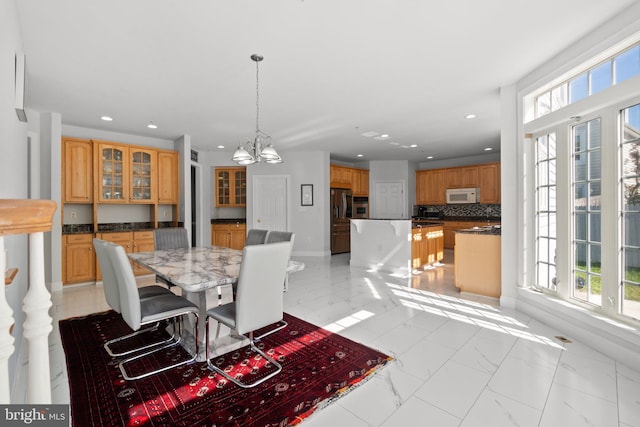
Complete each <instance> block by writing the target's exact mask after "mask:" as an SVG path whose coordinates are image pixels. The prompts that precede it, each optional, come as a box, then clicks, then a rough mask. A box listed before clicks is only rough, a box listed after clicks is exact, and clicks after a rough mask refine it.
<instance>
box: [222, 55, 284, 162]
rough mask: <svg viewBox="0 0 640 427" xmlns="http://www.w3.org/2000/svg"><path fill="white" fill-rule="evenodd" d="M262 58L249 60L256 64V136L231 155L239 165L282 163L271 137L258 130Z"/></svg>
mask: <svg viewBox="0 0 640 427" xmlns="http://www.w3.org/2000/svg"><path fill="white" fill-rule="evenodd" d="M263 59H264V58H263V57H262V56H260V55H257V54H255V53H254V54H253V55H251V60H252V61H254V62H255V63H256V136H255V137H254V139H253V142H251V141H247V142H246V144H245V145H244V147H243V146H242V145H240V146H239V147H238V149H237V150H236V152H235V153H233V157H232V159H233V161H234V162H238V163H239V164H241V165H252V164H254V163H260V162H261V161H263V160H264V161H265V163H282V158H281V157H280V155H279V154H278V152H277V151H276V149H275V148H273V145H272V144H271V137H270V136H269V135H267V134H266V133H264V132H262V131H261V130H260V90H259V89H260V80H259V78H258V77H259V69H258V64H259V63H260V61H262V60H263Z"/></svg>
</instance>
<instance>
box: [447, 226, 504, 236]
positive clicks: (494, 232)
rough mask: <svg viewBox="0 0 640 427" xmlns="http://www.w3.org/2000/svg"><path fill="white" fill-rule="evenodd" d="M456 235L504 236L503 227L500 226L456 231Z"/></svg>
mask: <svg viewBox="0 0 640 427" xmlns="http://www.w3.org/2000/svg"><path fill="white" fill-rule="evenodd" d="M456 233H464V234H482V235H491V236H500V235H501V234H502V227H501V226H500V225H487V226H484V227H473V228H464V229H462V230H456Z"/></svg>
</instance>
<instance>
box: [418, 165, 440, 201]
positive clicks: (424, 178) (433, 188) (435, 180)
mask: <svg viewBox="0 0 640 427" xmlns="http://www.w3.org/2000/svg"><path fill="white" fill-rule="evenodd" d="M444 174H445V172H444V170H443V169H433V170H423V171H417V172H416V203H417V204H419V205H444V204H445V203H446V202H447V201H446V187H445V184H444Z"/></svg>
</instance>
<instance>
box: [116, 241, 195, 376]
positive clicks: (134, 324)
mask: <svg viewBox="0 0 640 427" xmlns="http://www.w3.org/2000/svg"><path fill="white" fill-rule="evenodd" d="M104 247H105V251H106V252H107V254H108V256H109V258H110V259H111V263H112V264H113V268H114V271H115V276H116V280H117V283H118V290H119V292H120V309H121V315H122V318H123V319H124V321H125V322H126V323H127V325H129V327H130V328H131V329H133V330H134V331H137V330H139V329H140V327H141V326H143V325H147V324H150V323H155V322H158V321H162V320H169V319H171V320H174V329H177V332H176V331H174V333H175V334H177V337H178V339H176V340H172V341H171V342H170V343H167V344H165V345H163V346H161V347H155V348H154V349H152V350H150V351H147V352H144V353H137V354H135V355H134V356H131V357H129V358H128V359H125V360H123V361H121V362H120V364H119V365H118V366H119V368H120V371H121V372H122V376H123V378H124V379H126V380H135V379H139V378H145V377H148V376H149V375H153V374H157V373H159V372H163V371H166V370H168V369H172V368H175V367H177V366H181V365H185V364H187V363H192V362H193V361H195V360H196V357H197V356H198V350H199V349H198V327H197V325H198V306H197V305H195V304H194V303H192V302H191V301H188V300H187V299H186V298H183V297H181V296H178V295H175V294H173V293H171V294H166V295H158V296H155V297H153V298H147V299H140V295H139V293H138V286H137V284H136V278H135V275H134V274H133V269H132V267H131V264H130V263H129V259H128V258H127V254H126V252H125V251H124V248H123V247H122V246H119V245H115V244H112V243H107V244H106V245H105V246H104ZM188 314H192V315H193V316H194V318H195V321H194V336H195V352H194V353H193V355H192V356H191V357H190V358H185V359H184V360H181V361H178V362H175V363H172V364H169V365H166V366H163V367H161V368H159V369H153V370H150V371H146V372H144V373H141V374H138V375H130V374H129V372H127V365H129V363H131V362H133V361H135V360H138V359H141V358H144V357H147V356H149V355H151V354H153V353H156V352H159V351H163V350H166V349H167V348H169V347H173V346H175V345H178V344H179V343H180V342H181V341H182V323H183V322H182V318H183V317H184V316H185V315H188Z"/></svg>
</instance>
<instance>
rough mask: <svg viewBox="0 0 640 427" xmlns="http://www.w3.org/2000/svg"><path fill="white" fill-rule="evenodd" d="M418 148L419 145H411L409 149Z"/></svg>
mask: <svg viewBox="0 0 640 427" xmlns="http://www.w3.org/2000/svg"><path fill="white" fill-rule="evenodd" d="M417 146H418V144H411V145H410V146H409V147H411V148H416V147H417Z"/></svg>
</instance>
